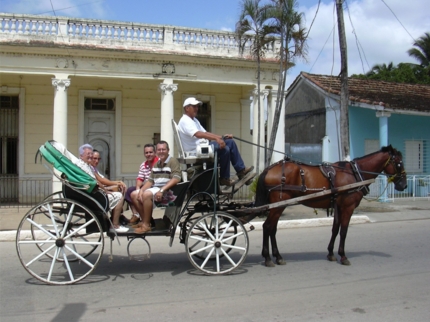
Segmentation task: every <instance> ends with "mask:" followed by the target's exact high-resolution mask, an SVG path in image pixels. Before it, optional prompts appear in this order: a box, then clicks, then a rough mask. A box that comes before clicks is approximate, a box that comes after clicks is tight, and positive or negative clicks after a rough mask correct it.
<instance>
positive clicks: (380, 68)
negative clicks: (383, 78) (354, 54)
mask: <svg viewBox="0 0 430 322" xmlns="http://www.w3.org/2000/svg"><path fill="white" fill-rule="evenodd" d="M394 69H395V67H394V65H393V62H390V63H389V64H388V65H386V64H385V63H384V64H376V65H374V66H373V67H372V69H371V70H370V71H368V72H367V73H366V76H372V75H377V74H383V73H389V72H392V71H393V70H394Z"/></svg>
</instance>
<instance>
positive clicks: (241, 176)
mask: <svg viewBox="0 0 430 322" xmlns="http://www.w3.org/2000/svg"><path fill="white" fill-rule="evenodd" d="M252 170H254V166H252V167H248V168H245V169H242V170H241V171H239V172H238V173H237V176H238V177H239V179H243V177H245V176H246V175H247V174H248V173H250V172H251V171H252Z"/></svg>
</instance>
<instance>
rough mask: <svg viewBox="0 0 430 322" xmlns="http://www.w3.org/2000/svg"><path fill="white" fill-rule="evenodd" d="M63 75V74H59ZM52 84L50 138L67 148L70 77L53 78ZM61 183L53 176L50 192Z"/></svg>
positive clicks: (57, 188)
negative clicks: (52, 114) (51, 128)
mask: <svg viewBox="0 0 430 322" xmlns="http://www.w3.org/2000/svg"><path fill="white" fill-rule="evenodd" d="M60 77H64V75H62V76H60ZM52 86H54V121H53V123H54V126H53V133H52V139H53V140H55V141H57V142H59V143H62V144H63V145H64V146H65V147H66V148H67V88H68V87H69V86H70V79H69V78H67V76H65V77H64V78H53V79H52ZM60 190H61V183H60V182H59V181H58V179H57V178H56V177H55V176H54V177H53V180H52V192H56V191H60Z"/></svg>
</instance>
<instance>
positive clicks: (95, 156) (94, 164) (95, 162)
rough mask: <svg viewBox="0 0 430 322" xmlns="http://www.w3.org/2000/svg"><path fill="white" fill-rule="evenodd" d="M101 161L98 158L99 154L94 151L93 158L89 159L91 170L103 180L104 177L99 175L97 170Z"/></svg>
mask: <svg viewBox="0 0 430 322" xmlns="http://www.w3.org/2000/svg"><path fill="white" fill-rule="evenodd" d="M101 159H102V158H101V157H100V152H99V151H97V150H96V149H94V150H93V158H92V159H91V168H92V169H93V171H94V172H97V173H98V174H99V175H100V177H103V178H104V175H103V174H101V173H100V171H99V169H98V168H97V166H98V165H99V162H100V160H101Z"/></svg>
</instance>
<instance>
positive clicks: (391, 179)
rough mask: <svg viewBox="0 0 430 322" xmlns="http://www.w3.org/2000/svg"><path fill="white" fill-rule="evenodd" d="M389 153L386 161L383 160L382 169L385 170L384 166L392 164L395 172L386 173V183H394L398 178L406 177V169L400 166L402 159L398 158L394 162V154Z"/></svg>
mask: <svg viewBox="0 0 430 322" xmlns="http://www.w3.org/2000/svg"><path fill="white" fill-rule="evenodd" d="M389 154H390V156H389V157H388V159H387V161H386V162H385V164H384V167H383V169H384V171H385V168H386V167H387V166H388V165H392V166H393V167H394V169H395V171H396V174H393V175H388V174H387V176H388V183H390V182H394V183H396V182H398V181H399V180H401V179H402V178H403V177H406V171H405V169H404V168H403V166H402V163H403V161H401V160H399V161H397V162H396V156H395V155H393V154H392V153H391V152H389Z"/></svg>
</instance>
